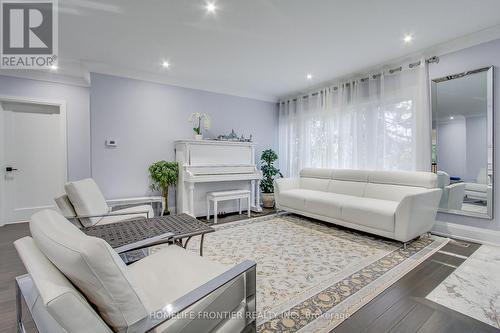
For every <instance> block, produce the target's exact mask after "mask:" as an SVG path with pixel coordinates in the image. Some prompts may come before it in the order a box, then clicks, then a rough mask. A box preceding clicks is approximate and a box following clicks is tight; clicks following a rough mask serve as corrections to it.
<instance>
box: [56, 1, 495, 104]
mask: <svg viewBox="0 0 500 333" xmlns="http://www.w3.org/2000/svg"><path fill="white" fill-rule="evenodd" d="M204 5H205V2H204V0H142V1H137V0H135V1H132V0H111V1H97V0H92V1H91V0H60V1H59V6H60V10H61V13H62V14H61V16H60V21H59V27H60V29H59V30H60V42H59V53H60V58H61V60H62V61H61V63H60V67H61V68H60V69H59V70H60V71H61V73H64V72H65V68H64V67H65V66H68V67H70V66H76V65H78V66H81V68H85V70H88V71H96V72H102V73H108V74H115V75H123V76H129V77H137V78H142V79H148V80H153V81H158V82H164V83H169V84H173V85H179V86H184V87H190V88H197V89H203V90H209V91H215V92H221V93H226V94H232V95H238V96H246V97H252V98H258V99H263V100H271V101H275V100H277V99H278V97H280V96H284V95H288V94H291V93H295V92H302V91H306V90H308V89H309V88H311V87H312V86H316V85H318V84H320V83H322V82H326V81H330V80H332V79H334V78H336V77H340V76H344V75H347V74H349V73H353V72H356V71H360V70H363V69H366V68H369V67H370V66H376V65H380V64H383V63H384V62H386V61H389V60H391V59H397V58H400V57H404V56H405V55H408V54H415V52H418V51H419V50H423V49H427V48H429V47H431V46H433V45H437V44H440V43H443V42H446V41H450V40H453V39H455V38H458V37H461V36H464V35H467V34H470V33H473V32H477V31H480V30H482V29H485V28H488V27H492V26H495V25H498V24H500V15H499V14H498V13H499V12H500V1H498V0H475V1H471V0H413V1H408V0H364V1H363V0H358V1H353V0H307V1H306V0H218V1H216V5H217V7H218V11H217V13H216V15H207V14H206V12H205V10H204ZM407 33H411V34H412V35H413V36H414V41H413V42H412V43H410V44H404V43H403V41H402V39H403V36H404V35H405V34H407ZM164 59H166V60H168V61H169V62H170V63H171V64H172V65H171V68H170V69H169V70H165V69H163V68H162V67H161V62H162V60H164ZM75 64H76V65H75ZM66 71H67V72H69V69H66ZM307 73H312V74H313V80H311V81H307V80H306V79H305V76H306V74H307Z"/></svg>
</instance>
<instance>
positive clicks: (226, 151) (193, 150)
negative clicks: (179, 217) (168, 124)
mask: <svg viewBox="0 0 500 333" xmlns="http://www.w3.org/2000/svg"><path fill="white" fill-rule="evenodd" d="M175 157H176V161H177V162H178V163H179V181H178V185H177V213H178V214H179V213H186V214H190V215H192V216H204V215H206V211H207V210H206V194H207V192H211V191H223V190H236V189H248V188H249V189H250V191H251V193H252V206H251V207H250V209H251V210H253V211H259V212H260V211H262V208H261V207H260V198H259V193H260V192H259V185H260V180H261V179H262V172H261V171H260V170H258V169H257V166H256V164H255V144H254V143H251V142H228V141H215V140H201V141H196V140H179V141H176V142H175ZM222 204H223V205H225V206H221V207H220V208H219V212H226V213H229V212H234V211H237V205H236V202H230V201H228V202H223V203H222Z"/></svg>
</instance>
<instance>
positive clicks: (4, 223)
mask: <svg viewBox="0 0 500 333" xmlns="http://www.w3.org/2000/svg"><path fill="white" fill-rule="evenodd" d="M28 222H29V221H14V222H0V227H3V226H4V225H7V224H17V223H28Z"/></svg>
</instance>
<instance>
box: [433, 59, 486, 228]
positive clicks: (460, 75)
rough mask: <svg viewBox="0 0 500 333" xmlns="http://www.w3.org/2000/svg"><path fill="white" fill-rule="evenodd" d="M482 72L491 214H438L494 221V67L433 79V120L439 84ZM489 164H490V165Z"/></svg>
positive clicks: (456, 211) (435, 112) (435, 113)
mask: <svg viewBox="0 0 500 333" xmlns="http://www.w3.org/2000/svg"><path fill="white" fill-rule="evenodd" d="M481 72H487V75H486V80H487V83H486V89H487V92H486V96H487V110H486V122H487V124H486V126H487V141H488V142H487V144H488V147H487V150H488V161H490V160H491V169H492V170H493V176H492V178H493V179H492V182H491V183H492V185H491V186H492V189H491V192H492V193H491V203H489V204H490V205H491V208H490V209H489V211H490V212H491V213H490V214H488V213H486V214H482V213H475V212H467V211H463V210H456V209H443V208H439V210H438V212H439V213H445V214H453V215H462V216H469V217H476V218H481V219H488V220H492V219H493V216H494V202H495V149H494V148H495V141H494V140H495V136H494V133H495V132H494V126H495V122H494V121H495V112H494V91H495V90H494V89H495V86H494V66H488V67H483V68H479V69H475V70H471V71H466V72H462V73H457V74H453V75H447V76H444V77H441V78H437V79H433V80H432V81H431V119H432V122H434V115H437V84H438V83H440V82H444V81H449V80H455V79H459V78H462V77H465V76H468V75H472V74H477V73H481ZM433 132H434V125H433V124H431V136H432V134H433ZM438 135H439V134H438V133H437V131H436V140H437V137H438ZM433 140H434V139H433V138H431V154H432V145H433ZM489 142H491V147H490V145H489ZM431 162H432V156H431ZM488 164H489V163H488ZM431 168H432V171H433V172H437V164H436V165H435V166H434V165H432V166H431Z"/></svg>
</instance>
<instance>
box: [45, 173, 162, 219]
mask: <svg viewBox="0 0 500 333" xmlns="http://www.w3.org/2000/svg"><path fill="white" fill-rule="evenodd" d="M64 189H65V191H66V194H64V195H62V196H59V197H57V198H55V199H54V200H55V202H56V204H57V207H58V208H59V210H60V211H61V213H62V214H63V215H64V216H65V217H66V218H76V219H78V221H79V222H80V223H81V224H82V225H83V226H84V227H91V226H94V225H103V224H109V223H116V222H120V221H125V220H130V219H137V218H141V217H143V218H152V217H154V212H153V207H151V205H139V206H134V207H129V208H124V209H118V210H112V207H110V206H109V205H108V203H107V201H106V199H104V195H103V194H102V192H101V190H100V189H99V186H97V184H96V182H95V181H94V180H93V179H92V178H86V179H82V180H78V181H73V182H69V183H67V184H66V185H65V186H64Z"/></svg>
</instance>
